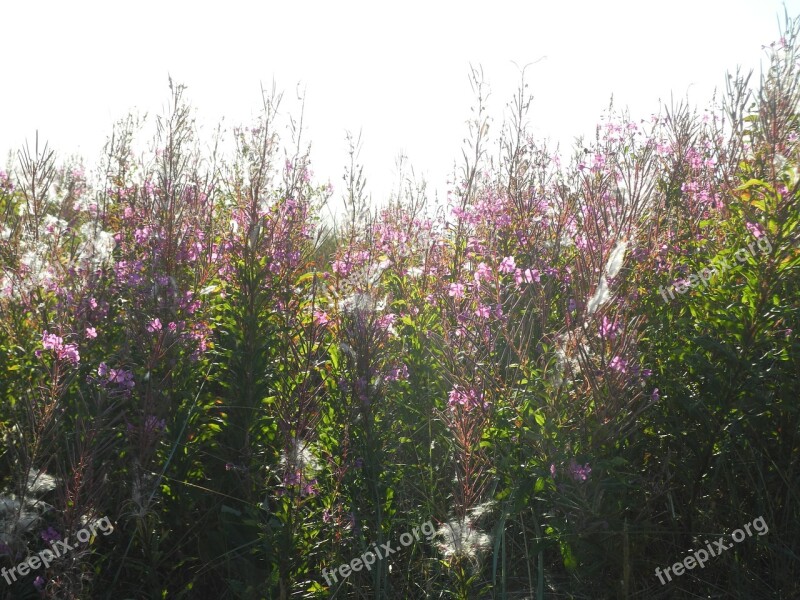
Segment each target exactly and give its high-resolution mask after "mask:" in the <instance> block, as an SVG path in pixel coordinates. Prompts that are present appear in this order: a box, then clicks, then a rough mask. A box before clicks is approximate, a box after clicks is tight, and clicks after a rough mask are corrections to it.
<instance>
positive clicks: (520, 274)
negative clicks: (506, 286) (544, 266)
mask: <svg viewBox="0 0 800 600" xmlns="http://www.w3.org/2000/svg"><path fill="white" fill-rule="evenodd" d="M514 281H516V282H517V284H521V283H523V282H524V283H533V282H534V281H535V282H536V283H539V282H540V281H541V277H540V276H539V270H538V269H525V270H524V271H523V270H522V269H517V270H516V272H515V273H514Z"/></svg>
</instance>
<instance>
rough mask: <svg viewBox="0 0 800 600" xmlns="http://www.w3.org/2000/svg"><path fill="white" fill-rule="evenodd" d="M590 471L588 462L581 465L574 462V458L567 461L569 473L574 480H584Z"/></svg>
mask: <svg viewBox="0 0 800 600" xmlns="http://www.w3.org/2000/svg"><path fill="white" fill-rule="evenodd" d="M591 472H592V468H591V467H590V466H589V463H586V464H585V465H583V466H581V465H579V464H578V463H576V462H575V459H574V458H573V459H572V460H570V461H569V473H570V475H572V478H573V479H574V480H575V481H586V480H587V479H588V477H589V474H590V473H591Z"/></svg>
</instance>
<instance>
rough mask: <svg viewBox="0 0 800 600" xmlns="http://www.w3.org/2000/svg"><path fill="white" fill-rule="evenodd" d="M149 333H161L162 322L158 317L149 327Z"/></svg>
mask: <svg viewBox="0 0 800 600" xmlns="http://www.w3.org/2000/svg"><path fill="white" fill-rule="evenodd" d="M147 331H149V332H150V333H155V332H156V331H161V320H160V319H159V318H158V317H156V318H155V319H153V320H152V321H150V323H148V325H147Z"/></svg>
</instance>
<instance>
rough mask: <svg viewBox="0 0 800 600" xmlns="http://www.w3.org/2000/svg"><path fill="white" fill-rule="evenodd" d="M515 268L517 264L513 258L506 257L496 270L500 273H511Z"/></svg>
mask: <svg viewBox="0 0 800 600" xmlns="http://www.w3.org/2000/svg"><path fill="white" fill-rule="evenodd" d="M516 268H517V263H516V261H515V260H514V257H513V256H506V257H505V258H504V259H503V262H501V263H500V266H499V267H498V270H499V271H500V272H501V273H513V272H514V270H515V269H516Z"/></svg>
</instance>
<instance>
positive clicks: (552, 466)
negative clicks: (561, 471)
mask: <svg viewBox="0 0 800 600" xmlns="http://www.w3.org/2000/svg"><path fill="white" fill-rule="evenodd" d="M550 477H552V478H553V479H555V478H556V465H555V463H551V464H550Z"/></svg>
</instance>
